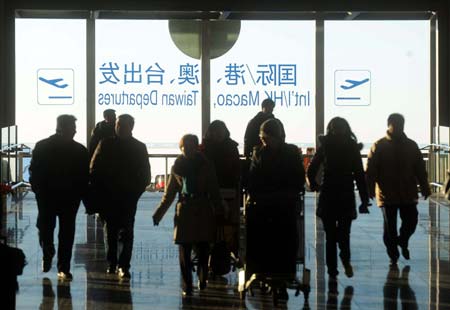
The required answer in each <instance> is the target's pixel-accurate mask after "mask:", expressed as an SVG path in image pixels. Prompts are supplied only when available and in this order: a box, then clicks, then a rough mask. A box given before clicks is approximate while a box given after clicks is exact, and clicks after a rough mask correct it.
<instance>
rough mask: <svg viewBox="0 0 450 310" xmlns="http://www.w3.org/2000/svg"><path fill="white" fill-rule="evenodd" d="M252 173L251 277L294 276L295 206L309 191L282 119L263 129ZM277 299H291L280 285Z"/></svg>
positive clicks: (249, 214)
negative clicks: (283, 128)
mask: <svg viewBox="0 0 450 310" xmlns="http://www.w3.org/2000/svg"><path fill="white" fill-rule="evenodd" d="M259 137H260V139H261V141H262V145H261V146H259V147H255V149H254V152H253V156H252V161H251V164H250V171H249V184H248V192H249V201H248V203H247V207H246V208H247V210H246V212H247V214H246V215H247V223H246V224H247V269H246V273H247V274H248V276H251V274H253V273H262V274H266V275H272V274H290V275H292V274H294V275H295V271H296V256H297V248H298V232H297V213H296V211H297V210H296V206H297V203H298V199H299V194H300V193H301V192H303V191H304V184H305V170H304V168H303V160H302V157H301V155H300V152H299V150H298V148H297V147H296V146H295V145H292V144H287V143H285V142H284V137H283V132H282V129H281V127H280V123H279V122H278V121H277V120H274V119H270V120H267V121H265V122H264V123H263V124H262V125H261V128H260V131H259ZM273 294H277V295H278V298H280V299H288V294H287V291H286V286H285V285H284V284H283V283H280V284H279V285H278V287H277V289H276V290H274V292H273Z"/></svg>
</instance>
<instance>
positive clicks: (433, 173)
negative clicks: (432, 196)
mask: <svg viewBox="0 0 450 310" xmlns="http://www.w3.org/2000/svg"><path fill="white" fill-rule="evenodd" d="M421 150H422V151H426V150H428V156H427V157H426V158H425V159H426V161H427V165H426V167H427V172H428V179H429V180H430V185H431V186H433V188H434V189H435V190H436V191H440V190H441V189H442V187H443V186H444V184H445V181H446V180H447V178H448V169H449V162H450V146H449V145H445V144H435V143H433V144H429V145H427V146H424V147H423V148H421Z"/></svg>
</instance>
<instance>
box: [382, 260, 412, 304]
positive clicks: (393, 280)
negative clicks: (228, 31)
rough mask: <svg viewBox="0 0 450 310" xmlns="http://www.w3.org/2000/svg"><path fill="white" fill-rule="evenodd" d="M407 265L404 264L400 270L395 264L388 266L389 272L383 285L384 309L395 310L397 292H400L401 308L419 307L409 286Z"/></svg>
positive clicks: (408, 268)
mask: <svg viewBox="0 0 450 310" xmlns="http://www.w3.org/2000/svg"><path fill="white" fill-rule="evenodd" d="M410 269H411V268H410V267H409V266H405V267H403V269H402V273H401V275H400V271H399V269H398V266H397V265H392V266H390V267H389V272H388V274H387V277H386V283H385V284H384V287H383V297H384V302H383V304H384V309H385V310H396V309H397V302H398V300H397V299H398V293H399V292H400V301H401V304H402V309H405V310H406V309H407V310H416V309H419V307H418V305H417V299H416V294H415V293H414V291H413V290H412V288H411V287H410V286H409V271H410Z"/></svg>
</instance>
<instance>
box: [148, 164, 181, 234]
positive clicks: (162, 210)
mask: <svg viewBox="0 0 450 310" xmlns="http://www.w3.org/2000/svg"><path fill="white" fill-rule="evenodd" d="M172 170H173V168H172ZM180 189H181V183H180V181H179V180H178V177H177V176H176V175H175V174H174V173H173V171H172V173H171V174H170V176H169V183H168V184H167V190H166V191H165V192H164V195H163V197H162V199H161V202H160V204H159V206H158V207H157V208H156V210H155V212H154V213H153V224H154V225H158V224H159V222H160V221H161V219H162V218H163V217H164V214H166V212H167V210H168V209H169V207H170V206H171V205H172V202H173V201H174V200H175V196H176V194H177V193H178V192H179V191H180Z"/></svg>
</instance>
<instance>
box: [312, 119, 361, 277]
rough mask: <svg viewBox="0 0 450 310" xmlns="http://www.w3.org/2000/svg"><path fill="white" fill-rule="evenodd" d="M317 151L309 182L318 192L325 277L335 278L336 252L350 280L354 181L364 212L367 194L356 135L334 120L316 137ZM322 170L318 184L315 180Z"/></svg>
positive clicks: (318, 212) (344, 124)
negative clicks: (324, 245)
mask: <svg viewBox="0 0 450 310" xmlns="http://www.w3.org/2000/svg"><path fill="white" fill-rule="evenodd" d="M319 144H320V146H319V147H318V149H317V152H316V153H315V155H314V157H313V159H312V160H311V163H310V165H309V168H308V172H307V174H308V181H309V184H310V187H311V190H313V191H319V192H320V194H319V201H318V206H317V210H316V215H317V216H318V217H320V218H321V219H322V222H323V226H324V230H325V234H326V263H327V269H328V275H329V276H330V278H332V279H335V278H336V276H337V275H338V274H339V272H338V269H337V249H336V243H337V244H338V245H339V249H340V254H339V256H340V258H341V261H342V264H343V266H344V270H345V274H346V275H347V277H349V278H351V277H352V276H353V267H352V265H351V257H350V229H351V224H352V221H353V220H354V219H356V216H357V214H356V203H355V192H354V181H356V185H357V187H358V191H359V195H360V198H361V202H362V210H367V206H368V205H369V195H368V192H367V185H366V181H365V176H364V169H363V165H362V161H361V154H360V149H361V147H362V145H361V144H358V142H357V139H356V136H355V135H354V133H353V132H352V130H351V128H350V125H349V124H348V122H347V121H346V120H345V119H343V118H341V117H335V118H333V119H332V120H331V121H330V122H329V123H328V126H327V133H326V135H325V136H320V137H319ZM321 166H322V168H323V175H322V180H321V185H320V186H319V184H318V182H317V180H316V177H317V175H318V172H319V170H320V169H321Z"/></svg>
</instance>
